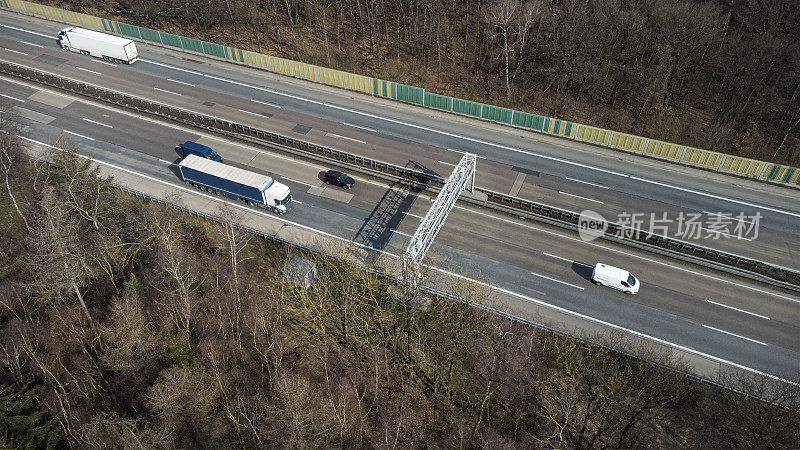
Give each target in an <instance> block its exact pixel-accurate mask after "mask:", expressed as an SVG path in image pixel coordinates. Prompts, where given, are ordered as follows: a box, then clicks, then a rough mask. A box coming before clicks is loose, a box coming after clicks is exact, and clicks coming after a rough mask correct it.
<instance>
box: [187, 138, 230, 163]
mask: <svg viewBox="0 0 800 450" xmlns="http://www.w3.org/2000/svg"><path fill="white" fill-rule="evenodd" d="M175 151H176V152H178V156H180V157H181V158H185V157H186V156H188V155H197V156H199V157H201V158H205V159H210V160H212V161H216V162H222V157H221V156H219V154H217V152H215V151H214V150H212V149H211V148H210V147H206V146H205V145H201V144H198V143H197V142H192V141H186V142H184V143H183V144H180V145H178V146H177V147H175Z"/></svg>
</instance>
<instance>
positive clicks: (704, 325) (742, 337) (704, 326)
mask: <svg viewBox="0 0 800 450" xmlns="http://www.w3.org/2000/svg"><path fill="white" fill-rule="evenodd" d="M702 325H703V328H708V329H709V330H714V331H719V332H720V333H725V334H729V335H731V336H734V337H737V338H739V339H744V340H746V341H750V342H755V343H756V344H761V345H763V346H764V347H766V346H767V344H766V343H764V342H761V341H757V340H755V339H751V338H749V337H745V336H742V335H741V334H736V333H731V332H730V331H725V330H720V329H719V328H714V327H711V326H708V325H706V324H702Z"/></svg>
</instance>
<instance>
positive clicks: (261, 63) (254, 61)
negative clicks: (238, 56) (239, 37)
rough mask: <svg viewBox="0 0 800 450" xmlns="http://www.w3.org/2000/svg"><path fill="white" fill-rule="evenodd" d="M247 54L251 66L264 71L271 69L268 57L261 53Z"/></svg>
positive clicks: (249, 52)
mask: <svg viewBox="0 0 800 450" xmlns="http://www.w3.org/2000/svg"><path fill="white" fill-rule="evenodd" d="M245 53H246V54H247V62H249V63H250V65H251V66H256V67H262V68H264V69H267V70H270V67H269V57H267V55H262V54H261V53H256V52H251V51H249V50H248V51H245Z"/></svg>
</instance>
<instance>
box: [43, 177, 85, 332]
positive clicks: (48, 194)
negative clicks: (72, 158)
mask: <svg viewBox="0 0 800 450" xmlns="http://www.w3.org/2000/svg"><path fill="white" fill-rule="evenodd" d="M41 208H42V213H41V215H40V216H39V217H38V218H37V220H36V226H35V227H34V229H33V230H32V232H31V234H30V237H29V240H30V244H31V248H32V250H33V254H32V257H31V265H32V267H33V269H34V273H35V274H36V277H37V286H38V287H39V289H40V290H41V291H42V292H46V293H53V294H55V295H60V294H61V293H62V292H63V291H64V290H67V289H71V290H72V291H73V292H74V293H75V297H76V298H77V299H78V302H79V303H80V306H81V309H83V311H84V312H85V313H86V317H87V318H88V319H89V322H90V323H92V324H94V322H93V320H92V316H91V314H90V313H89V308H87V307H86V302H85V301H84V298H83V293H82V292H81V286H80V285H81V284H82V283H83V282H84V281H85V280H86V279H87V278H88V277H89V276H90V275H91V274H92V273H93V270H92V268H91V267H90V266H89V260H88V257H87V254H86V252H87V250H88V249H87V248H86V247H85V245H84V244H85V243H84V242H81V237H80V235H79V229H80V226H79V224H78V223H77V220H76V217H75V216H74V215H72V214H71V211H70V209H69V208H68V207H67V206H66V205H65V204H64V202H63V201H62V200H61V199H60V198H58V196H57V195H56V193H55V191H54V189H53V188H52V187H50V186H48V187H46V188H45V189H44V190H43V192H42V200H41Z"/></svg>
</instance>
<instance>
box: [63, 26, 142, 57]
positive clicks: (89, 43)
mask: <svg viewBox="0 0 800 450" xmlns="http://www.w3.org/2000/svg"><path fill="white" fill-rule="evenodd" d="M58 45H60V46H61V48H63V49H64V50H69V51H72V52H76V53H81V54H84V55H90V56H94V57H97V58H103V59H105V60H106V61H113V62H119V63H125V64H133V63H134V62H135V61H137V60H138V59H139V51H138V50H136V43H135V42H133V41H132V40H130V39H127V38H123V37H119V36H112V35H110V34H105V33H100V32H97V31H93V30H87V29H85V28H79V27H69V28H64V29H63V30H61V31H59V32H58Z"/></svg>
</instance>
